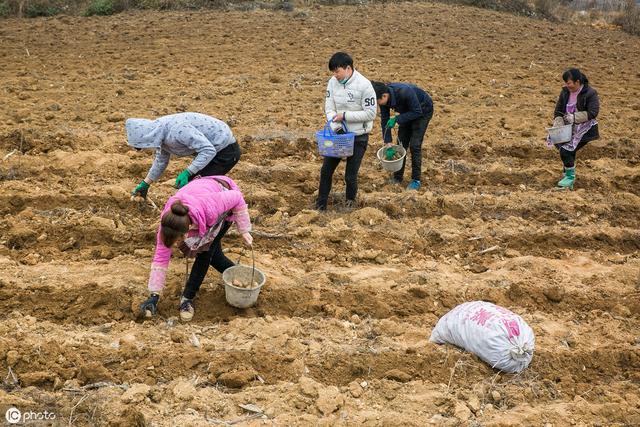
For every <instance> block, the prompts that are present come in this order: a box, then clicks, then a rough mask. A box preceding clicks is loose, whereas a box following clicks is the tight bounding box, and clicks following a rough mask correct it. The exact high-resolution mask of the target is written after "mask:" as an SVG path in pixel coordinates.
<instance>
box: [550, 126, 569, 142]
mask: <svg viewBox="0 0 640 427" xmlns="http://www.w3.org/2000/svg"><path fill="white" fill-rule="evenodd" d="M572 127H573V126H571V125H564V126H556V127H552V128H547V132H548V133H549V141H551V142H552V143H553V144H563V143H565V142H569V141H571V131H572Z"/></svg>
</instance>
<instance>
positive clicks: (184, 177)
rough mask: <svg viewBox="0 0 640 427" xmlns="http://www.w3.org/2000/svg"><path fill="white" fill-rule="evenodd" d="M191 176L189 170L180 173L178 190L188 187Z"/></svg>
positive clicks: (177, 179)
mask: <svg viewBox="0 0 640 427" xmlns="http://www.w3.org/2000/svg"><path fill="white" fill-rule="evenodd" d="M190 176H191V173H189V170H188V169H185V170H183V171H182V172H180V175H178V177H177V178H176V188H182V187H184V186H185V185H187V183H188V182H189V177H190Z"/></svg>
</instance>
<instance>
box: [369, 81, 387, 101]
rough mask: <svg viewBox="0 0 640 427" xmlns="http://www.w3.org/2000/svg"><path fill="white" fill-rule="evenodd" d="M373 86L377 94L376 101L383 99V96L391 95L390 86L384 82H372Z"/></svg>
mask: <svg viewBox="0 0 640 427" xmlns="http://www.w3.org/2000/svg"><path fill="white" fill-rule="evenodd" d="M371 86H373V90H374V91H375V92H376V99H382V95H384V94H385V93H389V86H387V85H386V84H384V83H382V82H375V81H372V82H371Z"/></svg>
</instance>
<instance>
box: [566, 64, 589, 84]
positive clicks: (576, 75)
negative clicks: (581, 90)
mask: <svg viewBox="0 0 640 427" xmlns="http://www.w3.org/2000/svg"><path fill="white" fill-rule="evenodd" d="M569 79H571V80H573V81H574V82H577V81H578V80H579V81H580V83H582V85H583V86H589V79H588V78H587V76H585V75H584V74H583V73H582V71H580V70H579V69H577V68H569V69H568V70H567V71H565V72H564V73H562V80H564V82H565V83H566V82H567V80H569Z"/></svg>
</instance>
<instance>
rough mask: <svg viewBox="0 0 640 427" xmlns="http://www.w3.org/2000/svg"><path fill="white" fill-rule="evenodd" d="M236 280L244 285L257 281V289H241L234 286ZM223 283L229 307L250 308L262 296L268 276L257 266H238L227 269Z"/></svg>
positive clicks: (223, 276) (223, 275)
mask: <svg viewBox="0 0 640 427" xmlns="http://www.w3.org/2000/svg"><path fill="white" fill-rule="evenodd" d="M234 280H240V281H241V282H243V283H254V282H256V281H257V282H258V284H257V286H256V287H255V288H240V287H238V286H234V285H233V281H234ZM222 281H223V282H224V296H225V298H226V299H227V302H228V303H229V305H232V306H233V307H237V308H248V307H251V306H253V305H254V304H255V303H256V301H257V300H258V295H260V289H261V288H262V286H263V285H264V282H265V281H266V276H265V275H264V273H263V272H262V271H260V270H259V269H257V268H255V266H253V267H251V266H248V265H242V264H238V265H234V266H233V267H229V268H227V269H226V270H225V271H224V272H223V273H222Z"/></svg>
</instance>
